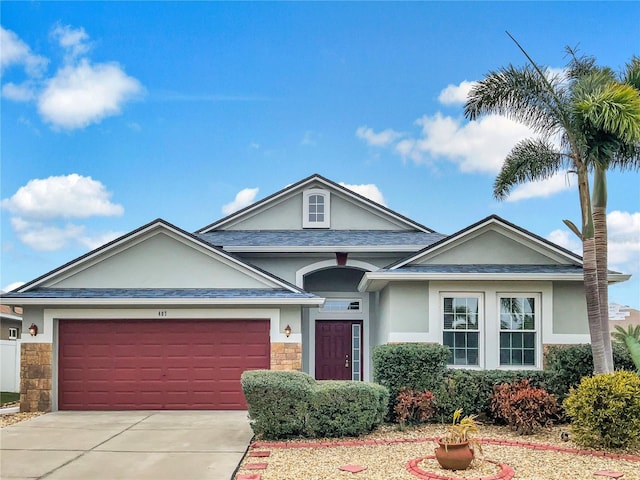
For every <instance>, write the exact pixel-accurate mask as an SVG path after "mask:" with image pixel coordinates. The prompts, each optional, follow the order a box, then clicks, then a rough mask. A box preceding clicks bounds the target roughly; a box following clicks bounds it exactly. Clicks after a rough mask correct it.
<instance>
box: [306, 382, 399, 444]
mask: <svg viewBox="0 0 640 480" xmlns="http://www.w3.org/2000/svg"><path fill="white" fill-rule="evenodd" d="M388 401H389V391H388V390H387V389H386V388H384V387H382V386H380V385H376V384H373V383H365V382H354V381H338V380H327V381H320V382H318V383H317V384H316V386H315V387H314V391H313V396H312V400H311V409H310V415H309V419H308V422H307V426H306V432H307V434H308V435H309V436H312V437H343V436H358V435H361V434H363V433H367V432H370V431H371V430H373V429H374V428H375V427H377V426H378V425H380V424H381V423H382V421H383V420H384V414H385V412H386V405H387V403H388Z"/></svg>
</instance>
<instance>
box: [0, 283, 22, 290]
mask: <svg viewBox="0 0 640 480" xmlns="http://www.w3.org/2000/svg"><path fill="white" fill-rule="evenodd" d="M24 284H25V282H13V283H10V284H9V285H7V286H6V287H3V288H2V291H3V292H11V291H12V290H15V289H16V288H18V287H21V286H22V285H24Z"/></svg>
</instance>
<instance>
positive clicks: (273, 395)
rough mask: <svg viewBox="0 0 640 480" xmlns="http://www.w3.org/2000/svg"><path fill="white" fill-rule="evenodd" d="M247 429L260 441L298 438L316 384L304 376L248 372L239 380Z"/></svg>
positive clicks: (276, 372)
mask: <svg viewBox="0 0 640 480" xmlns="http://www.w3.org/2000/svg"><path fill="white" fill-rule="evenodd" d="M241 383H242V391H243V393H244V396H245V398H246V400H247V404H248V406H249V418H250V419H251V428H252V429H253V432H254V433H255V434H257V435H262V436H263V437H264V438H273V439H275V438H286V437H292V436H297V435H302V434H303V433H304V431H305V427H306V422H307V417H308V415H309V409H310V403H311V398H312V395H313V387H314V385H315V383H316V381H315V380H314V379H313V378H312V377H311V376H309V375H307V374H306V373H302V372H288V371H287V372H282V371H274V370H248V371H246V372H244V373H243V374H242V377H241Z"/></svg>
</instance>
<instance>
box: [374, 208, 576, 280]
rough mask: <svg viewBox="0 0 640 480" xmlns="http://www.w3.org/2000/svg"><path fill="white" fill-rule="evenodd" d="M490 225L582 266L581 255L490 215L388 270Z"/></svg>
mask: <svg viewBox="0 0 640 480" xmlns="http://www.w3.org/2000/svg"><path fill="white" fill-rule="evenodd" d="M490 224H498V225H502V226H503V227H505V228H507V229H508V230H512V231H515V232H519V233H520V234H522V235H524V236H525V237H528V238H529V239H530V240H532V241H533V242H535V243H538V244H540V245H543V246H545V247H546V248H549V249H550V250H552V251H554V252H556V253H558V254H560V255H561V256H562V257H564V258H566V259H567V260H568V261H571V262H572V263H576V264H579V265H582V257H581V256H580V255H576V254H575V253H573V252H572V251H570V250H567V249H566V248H564V247H561V246H560V245H557V244H555V243H553V242H550V241H549V240H547V239H546V238H543V237H541V236H539V235H536V234H535V233H532V232H530V231H528V230H526V229H524V228H522V227H519V226H518V225H516V224H514V223H511V222H508V221H507V220H505V219H504V218H501V217H499V216H498V215H489V216H488V217H485V218H483V219H482V220H480V221H478V222H476V223H474V224H472V225H469V226H468V227H466V228H463V229H462V230H459V231H458V232H456V233H454V234H451V235H449V236H448V237H445V238H443V239H441V240H439V241H437V242H435V243H432V244H431V245H429V246H427V247H425V248H423V249H422V250H420V251H418V252H416V253H415V254H413V255H410V256H409V257H407V258H404V259H402V260H399V261H397V262H395V263H392V264H391V265H389V266H387V268H388V269H390V270H395V269H397V268H401V267H403V266H405V265H408V264H411V263H413V262H415V261H417V260H418V259H420V258H421V257H423V256H425V255H427V254H430V253H433V252H435V251H437V250H438V249H440V248H443V247H445V246H446V245H449V244H451V243H452V242H455V241H456V240H459V239H461V238H463V237H465V236H467V235H469V234H471V233H472V232H474V231H476V230H479V229H481V228H482V227H484V226H487V225H490Z"/></svg>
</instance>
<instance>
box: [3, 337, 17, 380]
mask: <svg viewBox="0 0 640 480" xmlns="http://www.w3.org/2000/svg"><path fill="white" fill-rule="evenodd" d="M0 391H3V392H20V340H0Z"/></svg>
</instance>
